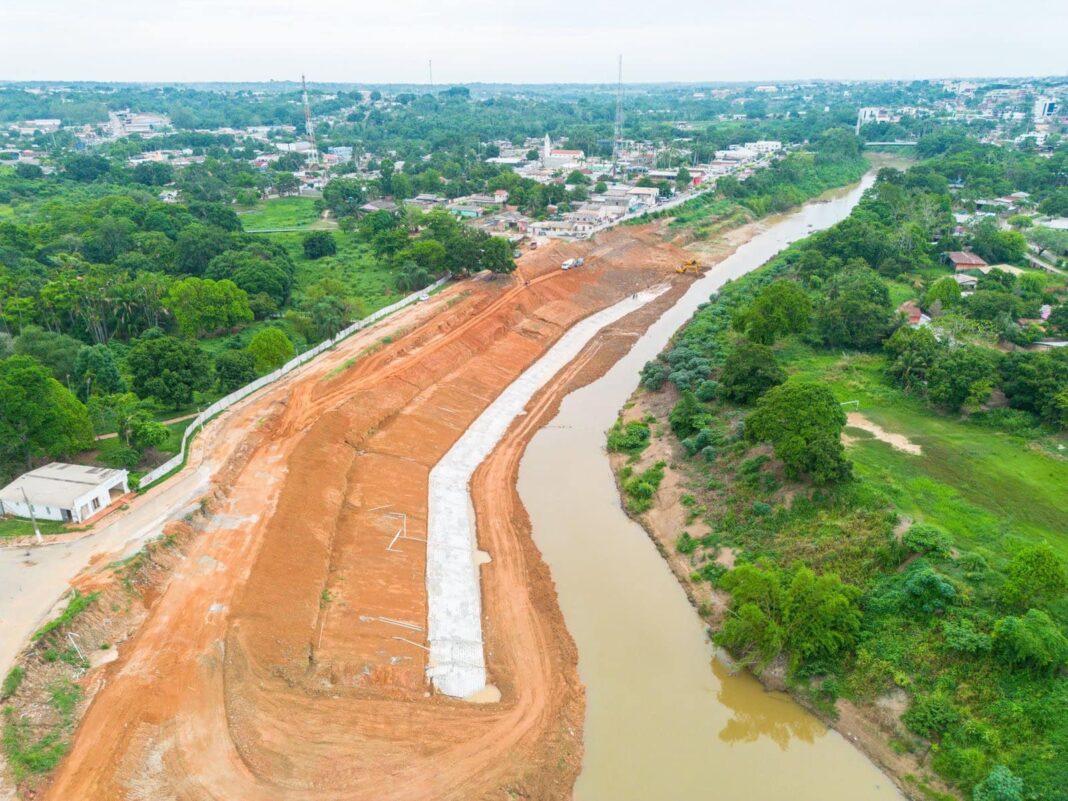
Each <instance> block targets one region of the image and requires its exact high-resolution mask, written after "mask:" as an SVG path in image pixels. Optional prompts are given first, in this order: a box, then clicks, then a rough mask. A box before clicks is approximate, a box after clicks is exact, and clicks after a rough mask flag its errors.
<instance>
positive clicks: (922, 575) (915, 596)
mask: <svg viewBox="0 0 1068 801" xmlns="http://www.w3.org/2000/svg"><path fill="white" fill-rule="evenodd" d="M902 596H903V606H904V608H905V611H907V612H913V613H921V614H925V615H933V614H942V613H943V612H945V611H946V609H947V608H948V607H950V606H951V605H952V604H953V603H954V602H955V601H956V599H957V588H956V587H954V586H953V582H951V581H950V580H949V579H948V578H946V577H945V576H943V575H942V574H941V573H938V572H937V571H935V570H932V569H931V568H930V567H928V566H927V565H923V564H921V563H916V564H915V565H913V568H912V570H910V571H909V574H908V575H907V576H906V578H905V581H904V584H903V585H902Z"/></svg>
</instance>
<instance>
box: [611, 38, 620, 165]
mask: <svg viewBox="0 0 1068 801" xmlns="http://www.w3.org/2000/svg"><path fill="white" fill-rule="evenodd" d="M622 150H623V54H622V53H621V54H620V55H619V84H618V86H617V87H616V127H615V131H614V132H613V136H612V177H613V178H615V177H616V173H617V172H618V171H619V156H620V153H621V152H622Z"/></svg>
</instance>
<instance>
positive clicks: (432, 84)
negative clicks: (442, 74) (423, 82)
mask: <svg viewBox="0 0 1068 801" xmlns="http://www.w3.org/2000/svg"><path fill="white" fill-rule="evenodd" d="M426 66H427V69H428V70H430V91H434V59H430V60H429V61H427V63H426Z"/></svg>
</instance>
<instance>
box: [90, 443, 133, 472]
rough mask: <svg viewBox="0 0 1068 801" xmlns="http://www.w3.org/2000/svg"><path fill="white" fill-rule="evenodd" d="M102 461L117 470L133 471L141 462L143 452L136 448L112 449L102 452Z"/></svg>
mask: <svg viewBox="0 0 1068 801" xmlns="http://www.w3.org/2000/svg"><path fill="white" fill-rule="evenodd" d="M100 461H101V462H103V463H104V464H105V465H107V466H108V467H111V468H114V469H116V470H133V469H134V468H135V467H137V465H138V464H139V463H140V462H141V451H139V450H137V449H136V448H126V447H121V448H111V449H109V450H106V451H103V452H101V454H100Z"/></svg>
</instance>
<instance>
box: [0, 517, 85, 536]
mask: <svg viewBox="0 0 1068 801" xmlns="http://www.w3.org/2000/svg"><path fill="white" fill-rule="evenodd" d="M37 525H38V526H40V528H41V534H43V535H44V536H46V537H47V536H48V535H49V534H62V533H63V532H65V531H71V530H72V529H69V528H67V527H66V526H65V525H63V524H62V523H57V522H56V521H54V520H39V521H38V523H37ZM32 536H33V523H32V522H31V521H29V520H23V519H22V518H20V517H0V540H5V539H13V538H15V537H32Z"/></svg>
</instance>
